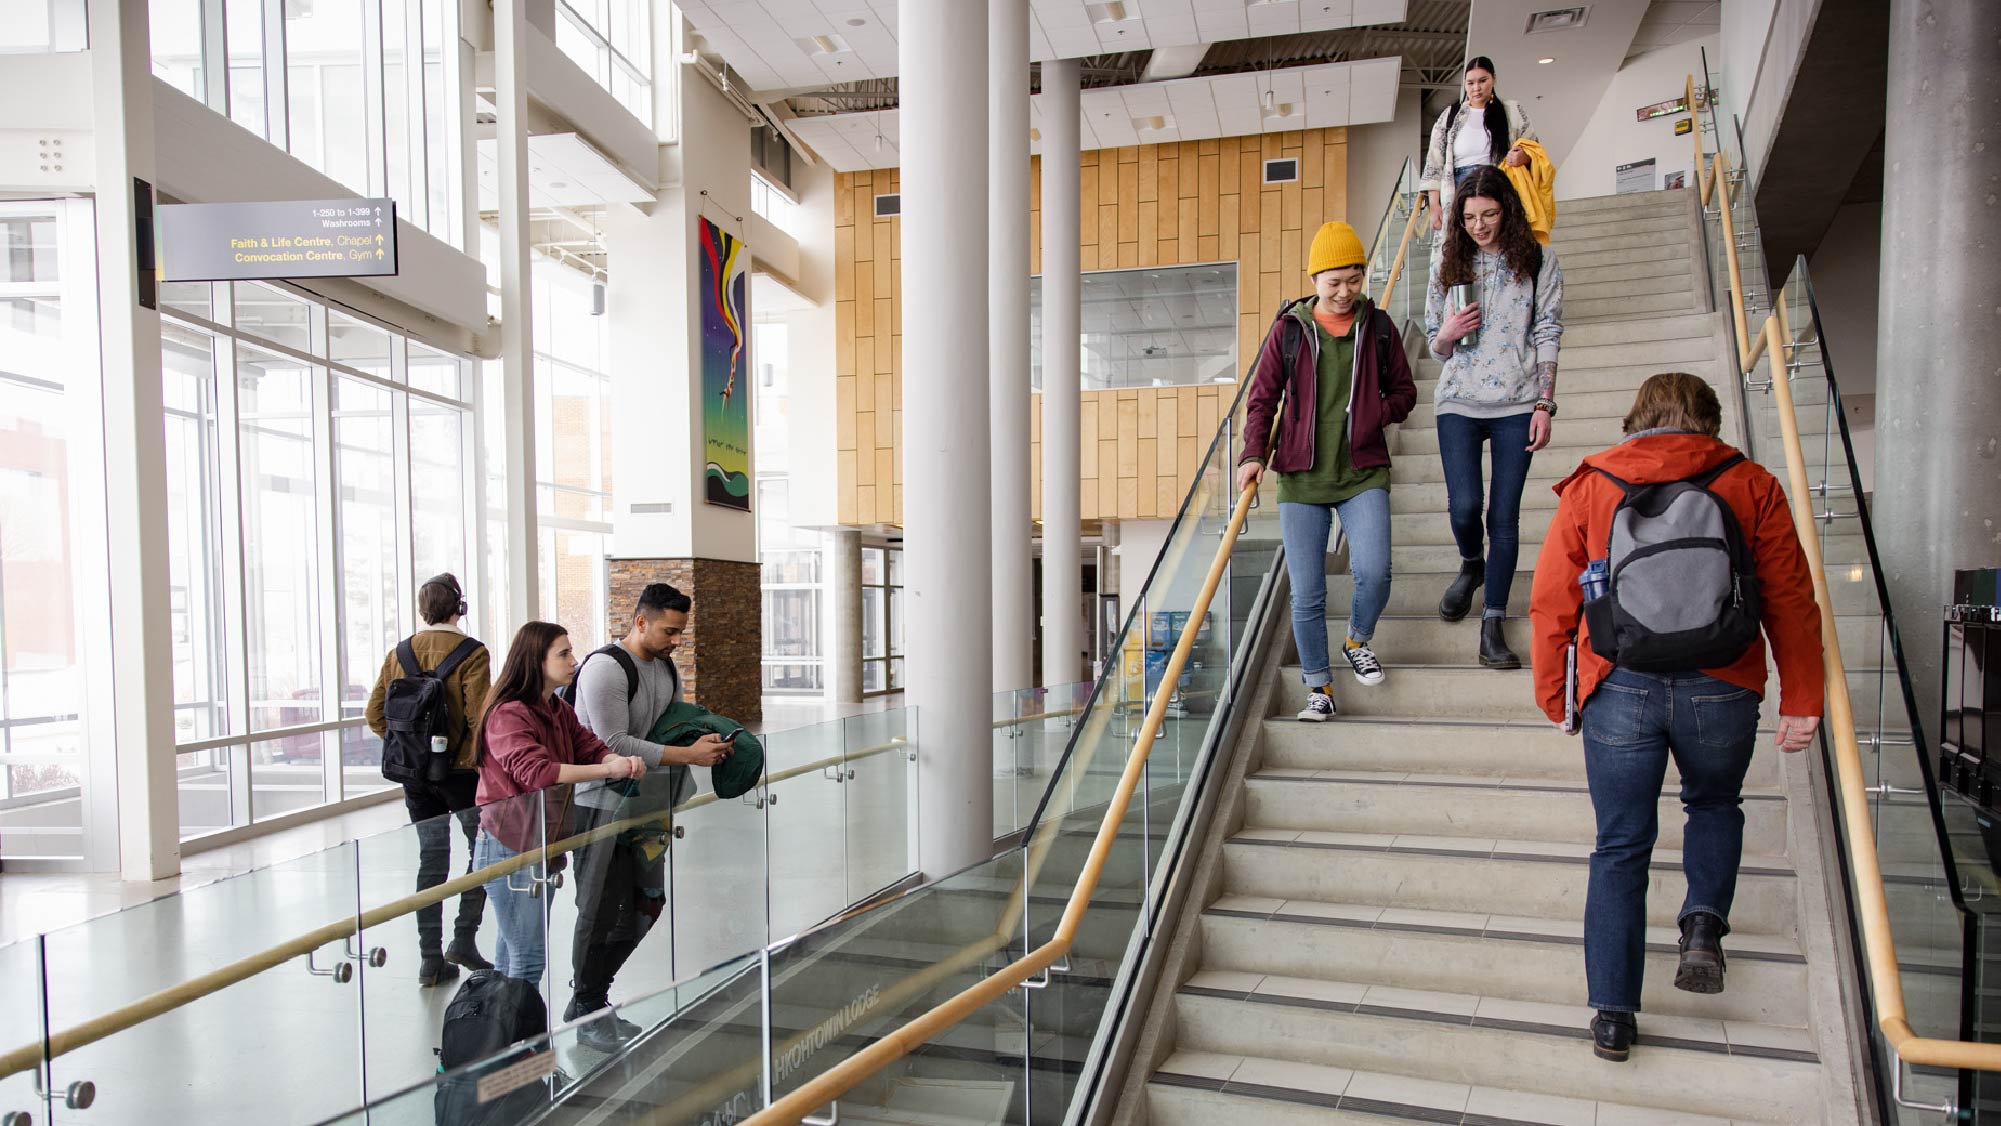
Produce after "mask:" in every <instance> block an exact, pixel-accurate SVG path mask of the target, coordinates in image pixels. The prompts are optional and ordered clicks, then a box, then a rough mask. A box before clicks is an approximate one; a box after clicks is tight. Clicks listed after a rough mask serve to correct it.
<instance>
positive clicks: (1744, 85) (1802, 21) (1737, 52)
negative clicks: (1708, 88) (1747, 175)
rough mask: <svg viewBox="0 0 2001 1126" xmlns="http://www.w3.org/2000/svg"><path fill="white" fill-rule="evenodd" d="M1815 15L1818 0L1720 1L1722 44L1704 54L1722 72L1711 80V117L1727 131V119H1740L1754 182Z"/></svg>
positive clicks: (1732, 143)
mask: <svg viewBox="0 0 2001 1126" xmlns="http://www.w3.org/2000/svg"><path fill="white" fill-rule="evenodd" d="M1819 11H1820V0H1723V11H1722V19H1723V34H1722V43H1721V46H1720V47H1719V48H1718V49H1715V50H1711V51H1710V53H1709V58H1710V65H1711V67H1712V68H1717V60H1718V59H1719V57H1720V58H1721V60H1722V62H1721V67H1720V68H1718V69H1720V70H1721V73H1720V74H1716V75H1714V76H1713V79H1714V81H1715V83H1716V86H1717V88H1718V89H1719V90H1721V91H1722V96H1723V101H1722V104H1721V106H1719V112H1718V113H1717V115H1716V116H1717V119H1718V122H1719V123H1720V124H1721V125H1722V126H1723V128H1724V129H1725V130H1726V131H1728V130H1729V128H1730V126H1729V121H1730V117H1731V115H1732V114H1735V115H1737V116H1738V117H1741V118H1742V119H1743V122H1744V150H1745V152H1744V159H1745V162H1746V164H1747V165H1748V166H1749V167H1750V169H1751V176H1752V179H1753V180H1756V179H1757V178H1758V177H1759V176H1760V175H1761V174H1762V173H1763V172H1764V169H1765V158H1766V157H1767V156H1768V155H1769V154H1770V151H1771V147H1772V137H1773V135H1774V134H1775V133H1776V132H1777V131H1778V127H1779V113H1780V111H1781V110H1783V109H1784V108H1785V104H1786V95H1787V94H1788V93H1789V92H1790V91H1791V90H1792V85H1793V79H1794V77H1795V76H1796V75H1797V74H1798V73H1799V64H1800V57H1801V56H1802V55H1804V54H1805V53H1806V40H1807V33H1808V32H1810V31H1811V30H1813V21H1814V18H1815V16H1816V15H1818V14H1819ZM1723 140H1724V148H1725V149H1726V151H1729V152H1731V153H1735V152H1736V151H1737V143H1736V139H1735V138H1734V137H1726V138H1724V139H1723ZM1713 145H1714V142H1713V141H1712V146H1713Z"/></svg>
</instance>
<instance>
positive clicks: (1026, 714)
mask: <svg viewBox="0 0 2001 1126" xmlns="http://www.w3.org/2000/svg"><path fill="white" fill-rule="evenodd" d="M1090 690H1091V685H1090V683H1089V682H1083V683H1077V684H1060V685H1054V686H1051V687H1048V688H1024V689H1019V690H1017V691H1013V692H996V693H994V698H993V721H994V734H993V748H994V749H993V755H994V763H993V765H994V836H995V837H996V838H999V837H1003V836H1006V835H1007V834H1009V833H1012V832H1015V831H1017V830H1020V829H1024V828H1027V826H1028V822H1029V819H1030V818H1032V817H1033V816H1034V815H1035V807H1036V806H1037V805H1038V804H1040V803H1041V801H1042V791H1043V790H1044V789H1045V788H1046V787H1047V786H1048V785H1049V776H1050V773H1051V771H1053V770H1054V769H1055V767H1056V763H1057V760H1058V759H1060V758H1061V757H1062V755H1063V747H1064V745H1065V744H1066V743H1067V742H1068V741H1069V737H1070V732H1071V730H1072V729H1073V728H1075V727H1076V724H1077V713H1078V712H1080V711H1082V710H1083V705H1084V701H1085V700H1086V699H1088V698H1089V697H1090Z"/></svg>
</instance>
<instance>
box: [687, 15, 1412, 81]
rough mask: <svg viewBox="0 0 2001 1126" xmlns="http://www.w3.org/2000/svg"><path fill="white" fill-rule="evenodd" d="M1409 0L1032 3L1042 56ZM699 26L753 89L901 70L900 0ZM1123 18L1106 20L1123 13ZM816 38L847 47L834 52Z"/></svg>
mask: <svg viewBox="0 0 2001 1126" xmlns="http://www.w3.org/2000/svg"><path fill="white" fill-rule="evenodd" d="M1408 6H1409V0H1286V2H1284V3H1273V4H1262V5H1258V6H1256V7H1248V6H1246V0H1116V4H1115V3H1113V2H1112V0H1092V2H1088V3H1086V2H1080V0H1030V8H1029V53H1030V57H1031V58H1033V59H1034V60H1036V61H1038V62H1040V61H1046V60H1049V59H1057V58H1084V57H1088V56H1091V55H1098V54H1103V53H1106V52H1111V51H1143V50H1150V49H1154V48H1162V47H1189V46H1195V45H1198V44H1210V43H1219V42H1224V41H1227V40H1233V39H1247V38H1255V37H1259V36H1269V35H1291V34H1295V33H1299V32H1309V33H1311V32H1320V31H1334V30H1338V29H1340V28H1344V27H1354V26H1359V25H1367V24H1385V23H1398V22H1401V21H1402V20H1403V19H1404V18H1405V15H1406V11H1407V8H1408ZM679 8H680V10H681V12H682V14H683V15H684V16H686V17H687V19H688V22H689V24H691V25H692V26H693V27H694V29H695V31H697V32H699V33H700V34H701V35H702V36H703V38H705V39H706V40H707V41H708V44H709V47H710V49H711V50H713V51H714V52H715V53H717V54H720V55H721V56H722V57H723V59H724V60H725V61H726V62H728V63H729V65H730V66H731V67H732V68H734V69H735V70H736V71H737V73H738V74H739V75H741V76H742V78H743V80H744V81H745V82H746V83H747V84H749V85H750V87H751V88H752V90H753V91H760V90H782V89H788V88H795V87H801V86H819V85H823V84H825V83H827V82H829V81H833V82H851V81H860V80H863V79H868V78H888V77H892V76H894V75H895V74H896V73H897V70H898V58H897V38H896V0H685V2H684V3H681V4H680V5H679ZM1120 15H1122V18H1116V19H1113V18H1104V19H1103V22H1100V20H1101V18H1102V17H1110V16H1120ZM818 37H825V38H827V39H828V40H830V41H833V42H836V43H838V44H842V45H844V46H845V48H846V49H845V50H836V51H833V52H828V51H826V50H824V49H823V47H822V45H821V43H820V42H819V38H818Z"/></svg>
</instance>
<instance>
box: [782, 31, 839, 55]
mask: <svg viewBox="0 0 2001 1126" xmlns="http://www.w3.org/2000/svg"><path fill="white" fill-rule="evenodd" d="M793 42H795V43H797V44H799V46H800V48H801V49H802V50H805V51H808V52H811V53H812V54H815V55H839V54H843V53H845V52H846V51H848V50H849V47H848V44H847V41H846V40H845V39H842V38H841V37H840V36H838V35H814V36H809V37H808V38H805V39H796V40H793Z"/></svg>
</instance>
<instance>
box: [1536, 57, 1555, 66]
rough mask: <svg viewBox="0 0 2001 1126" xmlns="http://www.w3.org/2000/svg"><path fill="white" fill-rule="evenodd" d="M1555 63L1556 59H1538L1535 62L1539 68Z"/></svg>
mask: <svg viewBox="0 0 2001 1126" xmlns="http://www.w3.org/2000/svg"><path fill="white" fill-rule="evenodd" d="M1555 61H1556V60H1555V59H1537V60H1536V61H1535V62H1536V65H1537V66H1548V65H1549V64H1551V63H1553V62H1555Z"/></svg>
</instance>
